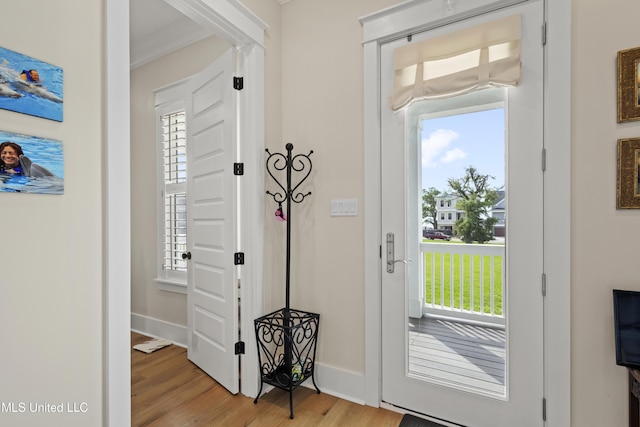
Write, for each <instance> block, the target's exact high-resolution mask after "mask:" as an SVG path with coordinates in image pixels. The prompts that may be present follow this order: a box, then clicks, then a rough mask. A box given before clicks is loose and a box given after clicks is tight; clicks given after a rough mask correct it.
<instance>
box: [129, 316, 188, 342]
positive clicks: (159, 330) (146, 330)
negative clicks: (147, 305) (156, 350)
mask: <svg viewBox="0 0 640 427" xmlns="http://www.w3.org/2000/svg"><path fill="white" fill-rule="evenodd" d="M131 330H132V331H134V332H138V333H140V334H143V335H147V336H149V337H152V338H164V339H167V340H169V341H172V342H173V343H174V344H176V345H178V346H180V347H187V327H186V326H182V325H176V324H175V323H170V322H166V321H164V320H159V319H154V318H152V317H147V316H143V315H141V314H135V313H131Z"/></svg>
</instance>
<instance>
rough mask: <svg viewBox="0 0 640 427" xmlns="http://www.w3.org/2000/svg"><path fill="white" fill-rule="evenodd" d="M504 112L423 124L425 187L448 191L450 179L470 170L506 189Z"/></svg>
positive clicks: (476, 114)
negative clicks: (492, 178) (474, 169)
mask: <svg viewBox="0 0 640 427" xmlns="http://www.w3.org/2000/svg"><path fill="white" fill-rule="evenodd" d="M504 134H505V132H504V109H502V108H499V109H493V110H485V111H480V112H475V113H467V114H459V115H455V116H449V117H442V118H437V119H430V120H424V121H423V122H422V187H423V188H429V187H435V188H437V189H438V190H440V191H449V187H448V185H447V179H448V178H455V179H458V178H462V177H463V176H464V174H465V169H466V168H467V166H473V167H475V168H476V170H477V171H478V172H479V173H481V174H484V175H491V176H494V177H495V178H496V179H495V180H492V181H491V186H492V187H502V186H503V185H504V172H505V165H504V155H505V153H504V147H505V142H504Z"/></svg>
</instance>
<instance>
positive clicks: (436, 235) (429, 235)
mask: <svg viewBox="0 0 640 427" xmlns="http://www.w3.org/2000/svg"><path fill="white" fill-rule="evenodd" d="M422 237H424V238H426V239H429V240H451V236H447V235H446V234H444V233H443V232H442V231H435V230H423V231H422Z"/></svg>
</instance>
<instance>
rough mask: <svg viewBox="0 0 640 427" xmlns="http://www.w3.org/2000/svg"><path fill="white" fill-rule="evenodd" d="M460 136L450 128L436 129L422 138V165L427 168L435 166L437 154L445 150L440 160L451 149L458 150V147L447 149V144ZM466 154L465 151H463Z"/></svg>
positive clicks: (439, 154)
mask: <svg viewBox="0 0 640 427" xmlns="http://www.w3.org/2000/svg"><path fill="white" fill-rule="evenodd" d="M459 137H460V134H459V133H458V132H456V131H453V130H450V129H438V130H436V131H434V132H432V133H431V135H429V137H428V138H425V139H423V140H422V166H423V167H427V168H432V167H436V166H437V165H438V161H437V160H436V159H437V158H438V157H439V156H441V155H442V153H443V152H445V155H444V156H443V157H442V159H441V160H440V161H442V160H443V159H444V158H446V157H448V153H449V152H451V151H456V150H458V151H460V152H462V150H459V149H454V150H449V151H447V148H449V145H451V143H452V142H453V141H455V140H456V139H458V138H459ZM465 155H466V153H465Z"/></svg>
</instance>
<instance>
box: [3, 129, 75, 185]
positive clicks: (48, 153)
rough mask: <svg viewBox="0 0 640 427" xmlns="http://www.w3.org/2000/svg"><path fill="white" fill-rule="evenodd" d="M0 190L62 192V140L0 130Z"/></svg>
mask: <svg viewBox="0 0 640 427" xmlns="http://www.w3.org/2000/svg"><path fill="white" fill-rule="evenodd" d="M0 192H4V193H36V194H64V151H63V147H62V142H60V141H58V140H55V139H48V138H40V137H37V136H31V135H23V134H19V133H13V132H5V131H2V130H0Z"/></svg>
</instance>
